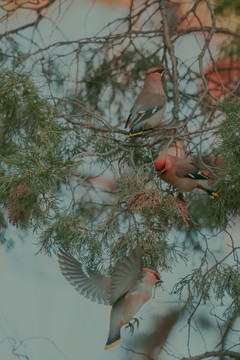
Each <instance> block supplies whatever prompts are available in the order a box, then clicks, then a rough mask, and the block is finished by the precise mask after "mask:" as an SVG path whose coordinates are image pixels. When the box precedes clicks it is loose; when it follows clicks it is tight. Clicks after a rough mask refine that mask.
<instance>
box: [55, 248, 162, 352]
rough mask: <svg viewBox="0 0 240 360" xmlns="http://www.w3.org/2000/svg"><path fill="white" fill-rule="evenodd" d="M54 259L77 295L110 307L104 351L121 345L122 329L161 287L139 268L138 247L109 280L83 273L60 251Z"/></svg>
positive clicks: (153, 275) (88, 271)
mask: <svg viewBox="0 0 240 360" xmlns="http://www.w3.org/2000/svg"><path fill="white" fill-rule="evenodd" d="M57 255H58V262H59V265H60V269H61V272H62V274H63V275H64V276H65V278H66V279H67V280H68V281H69V282H70V283H71V284H72V285H73V286H74V287H75V289H76V290H77V291H78V292H80V293H81V294H82V295H83V296H85V297H86V298H88V299H90V300H92V301H96V302H98V303H99V304H105V305H111V306H112V310H111V315H110V330H109V336H108V339H107V343H106V346H105V349H106V350H107V349H110V348H112V347H113V346H115V345H117V344H120V342H121V336H120V330H121V327H122V326H123V325H124V324H127V323H129V322H130V320H131V319H132V318H133V316H134V315H135V314H136V313H137V312H138V310H139V309H140V308H141V307H142V305H143V304H144V303H145V302H146V301H147V300H148V299H150V297H151V295H152V288H153V286H154V285H160V283H162V281H161V279H160V277H159V275H158V274H157V273H155V272H154V271H153V270H150V269H146V268H142V256H141V251H140V249H139V248H138V247H137V248H135V249H134V250H132V252H131V253H130V254H129V256H128V257H125V259H124V260H123V261H122V262H120V263H119V265H118V267H117V269H116V271H115V273H114V274H113V277H112V278H110V277H106V276H103V275H101V274H100V273H98V272H96V271H93V270H91V269H87V268H86V271H84V269H83V266H82V264H81V263H80V262H79V261H77V260H76V259H75V258H74V257H73V256H72V255H70V254H69V253H67V252H66V251H63V250H59V253H58V254H57Z"/></svg>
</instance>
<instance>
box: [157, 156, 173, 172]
mask: <svg viewBox="0 0 240 360" xmlns="http://www.w3.org/2000/svg"><path fill="white" fill-rule="evenodd" d="M155 169H156V171H157V174H158V176H160V175H162V174H164V173H166V172H167V171H169V170H170V169H171V161H170V157H169V156H167V154H166V152H164V151H163V152H161V153H160V154H159V156H158V157H157V159H156V161H155Z"/></svg>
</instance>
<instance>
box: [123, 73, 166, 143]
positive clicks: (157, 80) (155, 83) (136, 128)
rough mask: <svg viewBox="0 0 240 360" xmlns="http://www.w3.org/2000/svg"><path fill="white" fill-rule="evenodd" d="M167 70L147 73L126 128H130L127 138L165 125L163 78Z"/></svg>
mask: <svg viewBox="0 0 240 360" xmlns="http://www.w3.org/2000/svg"><path fill="white" fill-rule="evenodd" d="M167 70H168V69H165V68H163V67H154V68H151V69H149V70H147V71H146V72H145V75H146V79H145V83H144V86H143V89H142V91H141V92H140V94H139V95H138V97H137V99H136V101H135V103H134V104H133V106H132V109H131V111H130V114H129V116H128V118H127V121H126V124H125V128H127V127H129V128H130V132H129V135H127V137H132V136H137V135H141V134H142V133H143V132H144V131H146V130H150V129H154V128H156V127H158V126H160V125H162V126H163V125H164V123H163V122H162V119H163V115H164V112H165V109H166V104H167V97H166V94H165V92H164V89H163V85H162V76H163V75H164V73H165V72H166V71H167Z"/></svg>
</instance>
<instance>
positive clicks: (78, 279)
mask: <svg viewBox="0 0 240 360" xmlns="http://www.w3.org/2000/svg"><path fill="white" fill-rule="evenodd" d="M57 255H58V262H59V266H60V269H61V272H62V274H63V276H64V277H65V278H66V279H67V280H68V281H69V282H70V283H71V284H72V285H73V286H74V287H75V289H76V290H77V291H78V292H80V294H82V295H83V296H85V297H86V298H88V299H90V300H92V301H96V302H98V303H99V304H105V305H109V301H108V293H109V289H110V286H111V279H110V278H108V277H105V276H103V275H101V274H99V273H98V272H96V271H93V270H90V269H86V270H87V273H88V275H89V276H87V275H86V273H85V272H84V271H83V267H82V264H81V263H80V262H79V261H77V260H76V259H75V258H74V257H73V256H72V255H70V254H69V253H67V252H66V251H63V250H60V249H59V253H58V254H57Z"/></svg>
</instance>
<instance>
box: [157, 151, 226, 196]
mask: <svg viewBox="0 0 240 360" xmlns="http://www.w3.org/2000/svg"><path fill="white" fill-rule="evenodd" d="M167 151H168V149H164V150H163V151H162V152H161V153H160V154H159V155H158V157H157V159H156V161H155V169H156V171H157V174H158V176H159V177H160V178H161V179H162V180H163V181H165V182H167V183H168V184H170V185H172V186H174V187H175V188H177V189H178V191H179V192H181V193H183V192H188V191H192V190H194V189H196V188H197V189H201V190H204V191H206V192H207V193H208V194H209V196H210V198H212V199H215V198H216V197H219V195H218V194H217V193H215V192H213V191H212V190H211V189H210V188H209V183H210V182H212V178H211V177H209V176H208V175H205V174H204V170H203V169H200V168H199V167H197V166H196V165H194V164H193V163H191V162H190V161H189V160H187V159H183V158H180V157H177V156H173V155H169V154H168V153H167Z"/></svg>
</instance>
